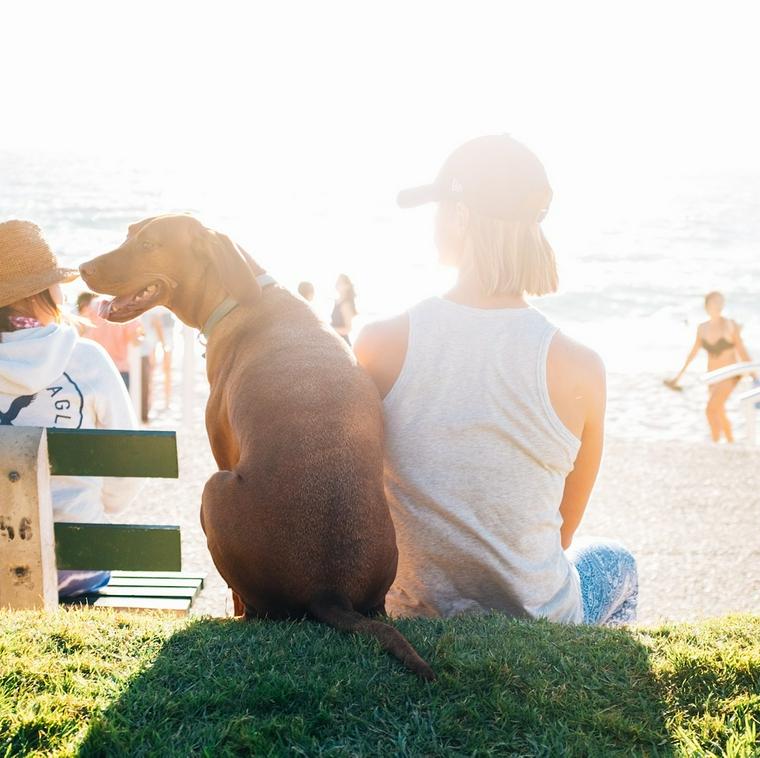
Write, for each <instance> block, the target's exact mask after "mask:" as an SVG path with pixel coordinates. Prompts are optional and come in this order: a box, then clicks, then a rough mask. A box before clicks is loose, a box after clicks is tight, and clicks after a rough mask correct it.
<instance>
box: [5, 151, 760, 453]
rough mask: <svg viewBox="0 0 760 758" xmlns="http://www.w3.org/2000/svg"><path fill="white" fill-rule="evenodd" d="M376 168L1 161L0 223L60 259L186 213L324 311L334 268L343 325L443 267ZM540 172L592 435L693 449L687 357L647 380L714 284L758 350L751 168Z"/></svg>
mask: <svg viewBox="0 0 760 758" xmlns="http://www.w3.org/2000/svg"><path fill="white" fill-rule="evenodd" d="M270 168H271V167H270ZM286 168H287V167H286ZM375 168H376V169H377V177H376V179H375V178H373V180H372V181H370V180H369V179H367V180H366V182H365V183H364V184H362V183H361V182H359V183H354V184H353V185H352V184H351V183H345V182H340V181H338V180H337V179H336V180H334V181H332V182H331V180H330V178H329V177H327V178H326V177H325V173H324V172H323V171H322V172H320V173H319V175H318V177H317V178H316V179H315V178H314V177H313V176H307V177H306V178H304V177H303V176H301V177H299V178H298V180H297V181H296V180H294V177H293V175H292V173H289V171H288V170H284V171H283V170H280V171H278V172H277V174H276V176H275V174H274V172H272V171H271V170H269V171H266V170H265V171H260V172H258V174H257V171H256V167H252V166H250V165H246V164H245V161H244V159H243V158H241V160H240V162H237V163H236V162H234V161H232V162H231V161H230V160H229V157H227V158H225V159H224V160H223V161H215V160H214V156H206V157H204V159H203V161H199V160H198V159H197V158H195V157H193V159H192V160H191V159H189V158H188V159H186V160H177V159H173V161H171V162H169V161H163V160H157V159H153V160H147V159H144V158H143V159H133V158H129V157H125V156H120V157H117V156H106V157H104V156H96V155H86V154H80V155H60V154H55V153H42V152H31V151H29V152H24V153H17V152H15V153H14V152H7V151H6V152H2V151H0V218H2V219H8V218H26V219H30V220H33V221H35V222H36V223H38V224H39V225H40V226H41V227H42V228H43V229H44V231H45V233H46V235H47V237H48V239H49V240H50V242H51V243H52V244H53V246H54V247H55V249H56V251H57V252H58V253H59V255H60V256H61V258H62V259H63V260H64V261H65V262H66V263H67V264H70V265H75V264H78V263H79V262H81V261H83V260H85V259H87V258H89V257H91V256H93V255H96V254H99V253H101V252H105V251H107V250H109V249H112V248H113V247H115V246H117V245H118V244H119V243H120V242H121V240H122V239H123V238H124V235H125V233H126V228H127V226H128V225H129V224H130V223H132V222H134V221H136V220H138V219H140V218H144V217H146V216H149V215H154V214H156V213H162V212H169V211H176V210H187V211H190V212H193V213H196V214H198V215H199V216H200V217H201V218H202V219H203V220H204V221H205V222H206V223H207V224H208V225H210V226H215V227H217V228H220V229H223V230H224V231H225V232H227V233H229V234H230V235H231V236H233V237H234V238H235V239H236V240H238V241H239V242H241V244H243V245H244V246H245V247H246V249H248V250H249V252H251V253H252V254H253V255H254V257H256V258H257V260H258V261H259V262H260V263H261V264H262V265H263V266H265V267H266V268H267V269H268V270H270V271H271V272H272V273H273V274H274V275H275V276H276V277H277V278H278V279H279V280H280V281H281V282H282V283H284V284H285V285H287V286H290V287H293V288H295V286H296V284H297V283H298V281H299V280H301V279H309V280H311V281H312V282H314V283H315V285H316V288H317V301H316V307H317V308H318V309H319V310H320V311H321V312H322V313H323V314H324V315H325V316H328V315H329V312H330V309H331V302H332V298H333V297H334V289H333V287H334V281H335V278H336V276H337V274H338V273H340V272H345V273H347V274H349V275H350V276H351V278H352V279H353V281H354V283H355V286H356V289H357V291H358V293H359V300H358V306H359V309H360V311H361V315H360V318H359V319H358V322H357V328H359V327H360V326H361V323H363V322H364V321H366V320H371V319H373V318H377V317H381V316H384V315H389V314H392V313H396V312H398V311H400V310H402V309H404V308H406V307H408V306H409V305H411V304H413V303H414V302H415V301H417V300H419V299H421V298H423V297H426V296H429V295H431V294H434V293H436V292H441V291H443V290H444V289H445V288H446V287H447V286H448V284H449V283H450V282H451V272H449V271H446V270H442V269H440V268H439V267H438V266H437V264H436V261H435V251H434V248H433V243H432V213H431V211H430V210H429V209H421V210H418V211H414V212H402V211H399V210H398V209H397V208H396V207H395V205H394V197H395V192H396V191H397V190H398V189H399V188H400V187H399V183H398V182H396V181H395V179H394V177H393V175H392V172H390V171H389V170H387V167H383V166H382V162H381V161H378V162H377V165H376V166H375ZM383 168H385V169H386V170H383ZM372 169H373V167H372V166H371V165H370V166H369V168H368V169H367V172H365V174H369V175H370V177H371V175H372ZM550 174H551V172H550ZM257 176H258V178H257ZM273 177H274V178H273ZM552 180H553V184H554V190H555V201H554V203H553V206H552V209H551V212H550V214H549V216H548V218H547V220H546V222H545V231H546V234H547V236H548V238H549V239H550V241H551V242H552V244H553V246H554V248H555V251H556V253H557V257H558V261H559V266H560V275H561V288H560V292H559V293H558V294H556V295H553V296H550V297H545V298H540V299H538V300H537V301H536V302H535V304H536V306H537V307H539V308H540V309H542V310H543V311H544V312H545V313H546V314H547V315H548V316H549V317H550V318H551V319H552V320H554V321H555V322H556V323H557V324H558V325H559V326H560V327H561V328H562V329H563V330H564V331H565V332H566V333H568V334H569V335H571V336H573V337H575V338H576V339H578V340H580V341H582V342H584V343H586V344H588V345H590V346H591V347H593V348H594V349H596V350H597V351H598V352H599V353H600V354H601V356H602V357H603V359H604V361H605V363H606V365H607V370H608V391H609V399H608V431H609V433H610V434H612V435H615V436H618V437H633V438H644V439H687V440H705V439H707V438H708V434H707V426H706V422H705V420H704V414H703V408H704V403H705V400H706V388H705V387H704V385H703V384H702V383H701V381H700V378H699V376H700V373H701V372H702V371H704V369H705V356H704V354H702V355H701V356H700V357H699V358H698V359H697V360H696V361H695V363H694V364H693V367H692V369H691V370H690V372H689V374H688V375H687V377H686V379H685V382H684V383H685V390H684V392H682V393H674V392H672V391H670V390H668V389H666V388H665V387H664V386H663V384H662V380H663V378H665V377H667V376H670V375H673V374H674V373H675V372H676V371H677V370H678V369H679V368H680V365H681V363H682V362H683V360H684V358H685V356H686V354H687V352H688V350H689V349H690V347H691V344H692V341H693V339H694V332H695V329H696V326H697V324H698V323H699V321H700V320H702V319H703V318H704V311H703V309H702V297H703V295H704V294H705V293H706V292H707V291H710V290H713V289H718V290H721V291H722V292H724V293H725V295H726V299H727V303H728V305H727V309H726V315H728V316H730V317H732V318H735V319H736V320H737V321H738V322H740V323H741V324H742V325H743V328H744V338H745V343H746V345H747V347H748V349H749V351H750V354H751V355H754V356H756V357H758V358H760V174H753V173H740V172H730V173H728V172H724V173H721V172H711V173H709V174H691V175H685V174H684V175H680V176H666V177H657V178H656V179H650V180H649V181H648V182H644V183H642V182H639V183H637V182H631V181H624V180H623V179H620V180H619V182H618V183H615V181H612V183H609V182H608V183H607V184H605V185H604V186H600V185H599V183H598V182H595V181H591V180H590V179H589V178H588V177H584V178H583V181H582V180H581V179H579V178H577V177H573V176H572V175H568V176H564V175H562V174H559V175H554V176H552ZM81 286H82V285H81V283H80V284H75V285H73V286H72V287H71V288H70V292H69V294H70V295H72V296H73V295H75V294H76V291H77V289H78V288H79V287H81ZM746 387H747V385H746V384H743V385H740V388H739V391H738V392H735V393H734V396H733V397H732V398H731V400H730V401H729V415H730V416H731V417H732V419H733V420H734V421H735V422H736V433H737V436H738V437H739V438H740V437H741V436H742V435H743V431H744V430H743V425H744V418H743V414H742V413H740V409H739V403H738V400H737V395H738V394H739V392H741V391H742V389H745V388H746Z"/></svg>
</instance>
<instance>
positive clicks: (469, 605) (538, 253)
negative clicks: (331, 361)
mask: <svg viewBox="0 0 760 758" xmlns="http://www.w3.org/2000/svg"><path fill="white" fill-rule="evenodd" d="M551 197H552V192H551V188H550V186H549V183H548V180H547V178H546V174H545V172H544V168H543V166H542V165H541V163H540V162H539V161H538V159H537V158H536V156H535V155H534V154H533V153H532V152H530V151H529V150H528V149H527V148H526V147H524V146H523V145H522V144H520V143H519V142H517V141H515V140H514V139H512V138H511V137H509V136H507V135H497V136H487V137H481V138H479V139H475V140H472V141H470V142H467V143H465V144H464V145H462V146H461V147H459V148H458V149H457V150H455V151H454V153H453V154H452V155H451V156H450V157H449V158H448V160H447V161H446V162H445V163H444V165H443V168H442V169H441V171H440V173H439V175H438V178H437V179H436V180H435V182H434V183H433V184H431V185H428V186H425V187H418V188H416V189H413V190H408V191H406V192H403V193H401V194H400V195H399V204H400V205H402V206H412V205H419V204H421V203H424V202H437V204H438V211H437V215H436V221H435V241H436V245H437V248H438V251H439V256H440V261H441V262H442V263H443V264H445V265H449V266H453V267H455V268H456V269H457V271H458V278H457V282H456V284H455V285H454V287H453V288H452V289H451V290H450V291H449V292H447V293H446V294H445V295H444V296H443V297H434V298H430V299H428V300H423V301H422V302H421V303H419V304H417V305H416V306H414V307H413V308H411V309H410V310H409V311H408V312H406V313H404V314H402V315H400V316H397V317H395V318H391V319H389V320H387V321H381V322H377V323H374V324H370V325H368V326H366V327H365V328H364V329H363V330H362V332H361V333H360V335H359V338H358V340H357V342H356V346H355V352H356V356H357V358H358V360H359V363H360V364H361V365H362V366H364V367H365V369H366V370H367V371H368V372H369V374H370V376H371V377H372V378H373V380H374V381H375V384H376V386H377V388H378V390H379V392H380V395H381V396H382V397H383V406H384V414H385V423H386V460H385V472H386V491H387V493H388V499H389V505H390V508H391V514H392V516H393V521H394V524H395V527H396V536H397V541H398V547H399V564H398V574H397V577H396V582H395V584H394V585H393V587H392V589H391V592H390V593H389V595H388V599H387V604H388V608H389V610H390V611H391V612H392V613H394V614H396V615H403V616H443V617H448V616H453V615H456V614H459V613H472V612H487V611H490V610H498V611H503V612H506V613H508V614H510V615H512V616H516V617H527V618H538V617H542V618H547V619H550V620H553V621H559V622H570V623H580V622H585V623H588V624H608V625H618V624H623V623H629V622H632V621H634V620H635V616H636V603H637V593H638V579H637V572H636V563H635V560H634V558H633V556H632V555H631V554H630V553H629V552H628V551H627V550H626V549H625V548H623V547H622V546H621V545H619V544H617V543H614V542H611V541H594V542H590V541H589V542H586V543H585V544H574V542H573V536H574V534H575V531H576V529H577V528H578V525H579V524H580V522H581V519H582V517H583V513H584V510H585V508H586V504H587V502H588V499H589V496H590V494H591V489H592V487H593V484H594V481H595V479H596V475H597V471H598V469H599V463H600V459H601V453H602V440H603V436H604V410H605V395H606V390H605V371H604V366H603V364H602V362H601V360H600V359H599V357H598V356H597V355H596V354H595V353H593V352H592V351H591V350H589V349H588V348H586V347H584V346H582V345H580V344H578V343H577V342H574V341H573V340H571V339H569V338H568V337H566V336H565V335H564V334H562V333H561V332H559V331H558V330H557V328H556V327H555V326H553V325H552V324H551V323H550V322H549V321H548V320H547V319H546V318H545V317H544V316H543V314H541V313H540V312H539V311H538V310H536V309H535V308H533V307H531V306H530V305H528V304H527V303H526V301H525V299H524V296H525V295H526V294H533V295H543V294H546V293H549V292H554V291H555V290H556V287H557V271H556V264H555V259H554V253H553V251H552V249H551V247H550V246H549V244H548V242H547V241H546V239H545V237H544V235H543V233H542V231H541V227H540V222H541V219H542V218H543V216H544V214H545V213H546V210H547V209H548V207H549V203H550V200H551Z"/></svg>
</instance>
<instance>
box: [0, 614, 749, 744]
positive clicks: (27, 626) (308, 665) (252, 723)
mask: <svg viewBox="0 0 760 758" xmlns="http://www.w3.org/2000/svg"><path fill="white" fill-rule="evenodd" d="M398 626H399V628H400V629H401V630H402V631H403V632H404V634H406V635H407V637H408V638H409V639H410V641H412V643H413V644H414V645H415V646H416V647H417V649H418V650H419V651H420V653H422V655H423V656H424V657H426V658H427V660H428V661H429V662H430V663H431V664H432V665H433V667H434V668H435V670H436V672H437V673H438V681H436V682H434V683H432V684H424V683H422V682H420V681H418V680H417V679H415V678H414V677H413V676H411V675H409V674H408V673H407V672H406V671H405V670H404V669H402V668H401V666H399V665H398V663H397V662H395V661H394V660H392V659H391V658H389V657H388V656H387V655H385V654H383V653H382V652H381V651H380V650H379V648H378V647H377V645H376V644H375V643H374V642H372V641H370V640H366V639H363V638H359V637H355V636H344V635H341V634H339V633H337V632H334V631H332V630H331V629H327V628H325V627H323V626H319V625H316V624H311V623H306V622H302V623H290V624H287V623H270V622H254V623H248V624H246V623H242V622H236V621H224V620H205V619H204V620H195V621H176V620H170V619H167V618H165V617H161V616H126V615H115V614H109V613H103V612H87V611H68V612H61V613H58V614H54V615H48V616H46V615H43V614H36V613H23V612H15V613H12V612H3V613H0V758H7V756H13V755H42V754H46V755H48V754H50V755H85V756H89V755H102V756H118V755H129V756H140V755H145V756H160V757H161V758H168V757H169V756H174V755H176V756H188V755H207V756H226V755H257V756H258V755H286V754H287V755H308V756H319V755H329V756H346V755H351V756H353V755H356V756H362V755H377V756H404V755H409V756H417V755H462V756H465V755H466V756H470V755H484V756H485V755H498V756H501V755H512V754H515V755H531V756H532V755H543V756H556V755H578V756H595V755H598V756H608V755H615V754H621V755H693V756H704V755H729V756H737V757H738V756H753V755H754V756H757V755H760V747H759V746H758V736H759V735H758V723H759V722H760V617H758V618H755V617H732V618H727V619H722V620H719V621H714V622H706V623H702V624H698V625H674V626H667V627H662V628H659V629H650V630H639V631H636V632H628V631H614V630H604V629H591V628H584V627H568V626H556V625H552V624H549V623H543V622H542V623H526V622H517V621H509V620H507V619H506V618H503V617H501V616H498V615H492V616H485V617H470V618H462V619H457V620H454V621H413V622H412V621H407V622H399V623H398Z"/></svg>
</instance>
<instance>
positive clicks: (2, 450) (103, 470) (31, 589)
mask: <svg viewBox="0 0 760 758" xmlns="http://www.w3.org/2000/svg"><path fill="white" fill-rule="evenodd" d="M55 474H58V475H76V476H120V477H167V478H177V476H178V468H177V441H176V435H175V433H174V432H157V431H139V432H138V431H114V430H93V429H77V430H69V429H67V430H60V429H47V430H46V429H40V428H34V427H12V426H0V608H3V607H11V608H15V609H22V608H45V609H48V610H52V609H53V608H56V607H57V606H58V579H57V573H56V572H57V569H74V570H93V569H100V570H110V571H111V572H112V575H111V581H110V582H109V583H108V584H107V585H106V586H105V587H103V588H101V589H100V590H98V591H96V592H93V593H90V594H87V595H84V596H81V597H78V598H73V599H68V600H65V601H63V602H65V603H66V604H73V603H75V604H80V605H81V604H87V605H93V606H95V607H107V608H122V609H130V610H145V609H162V610H167V611H172V612H174V613H178V614H185V613H187V612H188V610H189V609H190V606H191V605H192V602H193V600H194V598H195V597H196V596H197V594H198V592H200V590H201V589H202V587H203V576H202V575H200V574H193V573H183V572H181V566H182V558H181V541H180V530H179V527H178V526H153V525H151V526H137V525H128V524H80V523H62V522H59V523H55V524H54V523H53V515H52V513H53V512H52V505H51V501H50V476H51V475H55Z"/></svg>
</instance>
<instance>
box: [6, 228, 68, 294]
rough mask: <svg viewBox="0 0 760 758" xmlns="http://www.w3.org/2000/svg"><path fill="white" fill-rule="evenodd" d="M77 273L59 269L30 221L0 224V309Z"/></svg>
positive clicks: (55, 260) (66, 279)
mask: <svg viewBox="0 0 760 758" xmlns="http://www.w3.org/2000/svg"><path fill="white" fill-rule="evenodd" d="M78 276H79V272H78V271H77V270H76V269H71V268H61V267H60V266H59V265H58V260H57V259H56V257H55V253H53V251H52V250H51V249H50V246H49V245H48V243H47V242H46V241H45V238H44V237H43V236H42V231H41V230H40V228H39V227H38V226H37V225H36V224H33V223H32V222H31V221H16V220H13V221H6V222H4V223H2V224H0V308H2V307H4V306H6V305H10V304H11V303H15V302H16V301H17V300H23V299H24V298H25V297H30V296H31V295H36V294H37V293H38V292H42V291H43V290H46V289H47V288H48V287H52V286H53V285H54V284H60V283H61V282H71V281H73V280H74V279H76V278H77V277H78Z"/></svg>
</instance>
